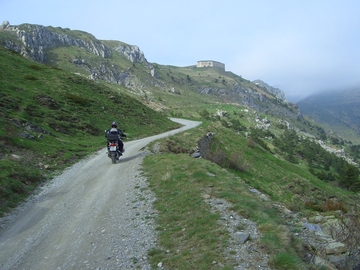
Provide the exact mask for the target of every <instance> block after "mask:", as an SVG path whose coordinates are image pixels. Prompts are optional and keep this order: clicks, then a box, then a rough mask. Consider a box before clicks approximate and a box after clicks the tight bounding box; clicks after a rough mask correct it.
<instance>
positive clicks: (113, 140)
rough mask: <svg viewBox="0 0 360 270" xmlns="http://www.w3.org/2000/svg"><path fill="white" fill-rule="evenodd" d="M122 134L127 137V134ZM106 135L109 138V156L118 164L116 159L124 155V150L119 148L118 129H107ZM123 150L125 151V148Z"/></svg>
mask: <svg viewBox="0 0 360 270" xmlns="http://www.w3.org/2000/svg"><path fill="white" fill-rule="evenodd" d="M122 135H123V136H124V137H126V135H125V134H122ZM105 137H106V138H107V150H108V152H107V154H108V157H109V158H111V162H112V163H113V164H116V161H117V160H119V158H120V157H121V156H122V152H121V151H120V149H119V134H118V133H117V131H116V133H111V132H107V131H106V130H105ZM122 151H123V152H124V151H125V149H124V148H123V150H122Z"/></svg>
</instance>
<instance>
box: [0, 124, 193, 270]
mask: <svg viewBox="0 0 360 270" xmlns="http://www.w3.org/2000/svg"><path fill="white" fill-rule="evenodd" d="M171 120H173V121H176V122H179V123H181V124H182V125H184V126H183V127H181V128H180V129H177V130H172V131H169V132H166V133H163V134H159V135H155V136H151V137H147V138H144V139H140V140H136V141H130V142H126V143H125V149H126V152H125V154H124V156H123V157H122V158H121V159H120V162H119V163H117V164H112V163H111V160H110V159H109V158H108V157H107V156H106V154H105V152H106V148H104V149H102V150H100V151H98V152H97V153H95V154H94V155H92V156H91V157H89V158H87V159H86V160H83V161H81V162H78V163H76V164H75V165H74V166H72V167H70V168H69V169H67V170H65V171H64V172H63V173H62V174H61V175H60V176H58V177H56V178H55V179H54V180H52V181H51V182H49V183H48V184H47V185H46V186H44V187H43V190H42V191H41V192H40V193H39V194H37V195H35V196H33V198H31V199H30V200H29V201H28V202H27V203H25V204H24V205H22V206H21V207H19V208H18V209H17V210H16V211H14V213H13V214H11V215H9V216H6V217H4V218H3V219H2V221H1V222H0V223H1V224H2V226H3V228H4V229H3V230H2V231H1V232H0V269H1V270H8V269H27V270H29V269H34V270H35V269H36V270H39V269H129V268H137V269H150V266H149V265H148V262H147V261H146V252H147V249H148V248H149V247H151V246H153V245H154V244H155V242H156V238H155V236H154V233H153V232H151V231H150V230H149V225H148V224H149V223H147V222H145V221H144V219H145V218H139V217H144V213H145V212H146V213H147V214H149V215H150V214H151V213H150V212H149V211H151V210H149V209H150V208H151V205H147V204H149V203H146V202H143V201H139V200H137V199H136V198H135V195H134V194H136V192H140V191H138V189H139V186H141V185H143V184H144V183H145V182H146V180H144V179H143V180H144V181H143V182H141V181H142V180H141V178H142V176H141V175H140V173H139V169H140V166H141V162H142V159H143V157H144V155H145V154H146V153H145V152H144V151H143V150H141V149H142V148H143V147H145V146H146V145H147V144H148V143H150V142H151V141H154V140H156V139H160V138H164V137H167V136H171V135H174V134H176V133H178V132H182V131H185V130H187V129H190V128H193V127H195V126H197V125H199V124H200V122H195V121H189V120H184V119H175V118H171ZM150 204H151V203H150Z"/></svg>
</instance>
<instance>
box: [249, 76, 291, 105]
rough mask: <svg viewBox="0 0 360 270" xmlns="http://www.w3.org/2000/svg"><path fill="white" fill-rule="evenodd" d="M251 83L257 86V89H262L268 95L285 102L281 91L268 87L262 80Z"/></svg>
mask: <svg viewBox="0 0 360 270" xmlns="http://www.w3.org/2000/svg"><path fill="white" fill-rule="evenodd" d="M253 83H255V84H256V85H258V86H259V87H262V88H264V89H265V90H266V91H268V92H269V93H271V94H273V95H275V97H276V98H278V99H281V100H283V101H285V93H284V92H283V91H281V90H280V89H279V88H274V87H272V86H270V85H268V84H267V83H265V82H263V81H262V80H255V81H253Z"/></svg>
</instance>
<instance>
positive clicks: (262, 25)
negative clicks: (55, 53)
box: [0, 0, 360, 102]
mask: <svg viewBox="0 0 360 270" xmlns="http://www.w3.org/2000/svg"><path fill="white" fill-rule="evenodd" d="M0 19H1V22H2V21H9V22H10V24H11V25H18V24H22V23H31V24H41V25H44V26H54V27H58V26H59V27H62V28H70V29H72V30H83V31H86V32H89V33H91V34H93V35H94V36H95V37H96V38H98V39H103V40H119V41H122V42H125V43H128V44H131V45H137V46H139V48H140V49H141V50H142V51H143V52H144V54H145V57H146V58H147V60H148V61H149V62H152V63H158V64H162V65H174V66H181V67H182V66H189V65H194V64H196V62H197V61H198V60H215V61H218V62H222V63H224V64H225V67H226V70H227V71H231V72H233V73H235V74H237V75H241V76H242V77H243V78H245V79H248V80H251V81H252V80H256V79H260V80H263V81H265V82H266V83H268V84H269V85H271V86H273V87H277V88H280V89H281V90H283V91H284V92H285V94H286V98H287V99H288V100H290V101H294V102H296V101H298V99H299V98H302V97H305V96H308V95H309V94H311V93H315V92H319V91H323V90H333V89H345V88H352V87H360V1H359V0H336V1H335V0H251V1H249V0H222V1H220V0H151V1H150V0H131V1H130V0H126V1H125V0H102V1H98V0H97V1H93V0H87V1H85V0H33V1H30V0H0ZM1 22H0V23H1Z"/></svg>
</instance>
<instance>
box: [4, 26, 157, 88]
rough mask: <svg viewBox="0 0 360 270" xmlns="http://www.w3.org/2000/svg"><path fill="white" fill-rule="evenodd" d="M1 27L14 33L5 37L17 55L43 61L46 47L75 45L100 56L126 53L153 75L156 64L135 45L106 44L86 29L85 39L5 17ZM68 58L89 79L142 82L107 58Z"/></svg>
mask: <svg viewBox="0 0 360 270" xmlns="http://www.w3.org/2000/svg"><path fill="white" fill-rule="evenodd" d="M0 30H2V31H8V32H11V33H13V34H14V37H15V38H14V39H6V40H5V41H4V43H5V44H4V45H5V47H6V48H8V49H11V50H13V51H16V52H18V53H19V54H20V55H22V56H24V57H26V58H28V59H32V60H34V61H36V62H40V63H44V62H45V61H46V57H47V52H48V50H49V49H54V48H57V47H64V46H75V47H79V48H81V49H83V50H84V51H86V52H89V53H92V54H95V55H96V56H98V57H101V58H111V56H112V54H113V53H118V54H120V55H123V56H125V57H126V58H127V59H128V60H129V61H130V62H132V63H137V62H141V63H143V64H144V66H145V67H147V68H148V69H149V73H150V74H151V76H152V77H156V71H155V68H154V67H153V66H152V65H151V64H149V63H148V62H147V60H146V58H145V55H144V53H143V52H142V51H141V50H140V49H139V47H138V46H132V45H128V44H125V43H121V42H118V43H116V45H114V46H113V47H109V46H105V45H104V43H102V42H101V41H99V40H97V39H96V38H95V37H94V36H92V35H91V34H88V33H85V34H86V35H85V36H86V38H85V39H80V38H74V37H72V36H70V35H68V34H67V31H65V30H64V29H61V28H57V29H56V30H54V29H53V28H51V27H45V26H41V25H32V24H24V25H21V26H12V25H10V23H9V22H8V21H5V22H3V24H2V25H1V27H0ZM62 32H63V33H62ZM71 62H72V64H74V65H77V66H78V67H80V68H82V69H84V70H86V71H87V72H88V73H89V74H90V75H89V78H90V79H93V80H98V79H101V80H104V81H107V82H110V83H116V84H120V85H123V86H126V87H129V88H131V89H135V88H141V87H142V84H141V83H140V82H139V80H138V79H137V78H136V76H135V75H133V74H132V72H130V70H127V71H124V70H121V69H120V68H118V67H117V66H116V65H114V64H111V63H109V62H107V61H103V62H100V64H98V63H96V64H95V63H90V61H87V60H86V59H77V58H76V59H72V60H71Z"/></svg>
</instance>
